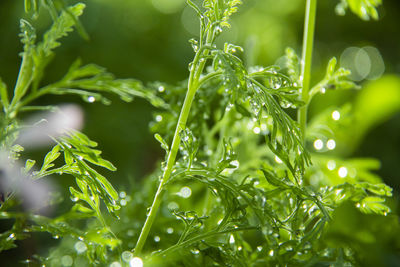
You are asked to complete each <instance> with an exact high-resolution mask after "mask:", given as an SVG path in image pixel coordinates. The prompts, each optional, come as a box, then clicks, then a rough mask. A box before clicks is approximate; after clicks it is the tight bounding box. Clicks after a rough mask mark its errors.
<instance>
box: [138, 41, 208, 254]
mask: <svg viewBox="0 0 400 267" xmlns="http://www.w3.org/2000/svg"><path fill="white" fill-rule="evenodd" d="M213 39H214V34H213V33H212V34H209V35H208V36H207V42H206V44H205V47H207V46H208V45H209V44H210V43H211V42H212V41H213ZM208 51H209V50H208V48H206V49H204V47H202V48H200V49H199V50H198V51H197V52H196V56H195V58H194V60H193V65H192V66H193V67H192V69H191V70H190V76H189V82H188V91H187V93H186V97H185V101H184V103H183V106H182V109H181V113H180V115H179V119H178V124H177V126H176V129H175V134H174V138H173V140H172V145H171V150H170V152H169V154H168V158H167V166H166V167H165V170H164V173H163V176H162V178H161V180H160V184H159V186H158V189H157V192H156V195H155V197H154V200H153V204H152V205H151V207H150V211H149V213H148V215H147V218H146V222H145V223H144V225H143V228H142V231H141V233H140V236H139V239H138V241H137V243H136V247H135V250H134V253H135V255H140V254H141V252H142V249H143V246H144V244H145V243H146V239H147V236H148V235H149V232H150V229H151V226H152V225H153V222H154V220H155V218H156V215H157V211H158V209H159V208H160V205H161V202H162V196H163V192H164V186H165V184H166V182H167V181H168V179H169V178H170V177H171V173H172V171H173V167H174V165H175V160H176V156H177V154H178V150H179V145H180V142H181V138H180V132H181V131H182V130H184V129H185V127H186V122H187V119H188V117H189V112H190V108H191V106H192V102H193V99H194V96H195V94H196V91H197V89H198V88H199V86H200V83H199V80H200V75H201V73H202V72H203V69H204V67H205V63H206V61H205V60H204V56H207V54H208Z"/></svg>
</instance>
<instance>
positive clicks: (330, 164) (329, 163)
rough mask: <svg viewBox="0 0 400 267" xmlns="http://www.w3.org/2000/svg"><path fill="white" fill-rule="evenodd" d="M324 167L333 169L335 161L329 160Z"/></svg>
mask: <svg viewBox="0 0 400 267" xmlns="http://www.w3.org/2000/svg"><path fill="white" fill-rule="evenodd" d="M326 167H327V168H328V170H330V171H333V170H334V169H335V168H336V161H334V160H329V161H328V163H327V166H326Z"/></svg>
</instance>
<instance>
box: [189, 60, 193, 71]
mask: <svg viewBox="0 0 400 267" xmlns="http://www.w3.org/2000/svg"><path fill="white" fill-rule="evenodd" d="M193 68H194V66H193V62H190V63H189V71H193Z"/></svg>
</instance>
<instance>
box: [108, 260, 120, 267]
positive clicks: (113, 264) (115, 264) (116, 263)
mask: <svg viewBox="0 0 400 267" xmlns="http://www.w3.org/2000/svg"><path fill="white" fill-rule="evenodd" d="M110 267H121V263H119V262H118V261H114V262H113V263H111V264H110Z"/></svg>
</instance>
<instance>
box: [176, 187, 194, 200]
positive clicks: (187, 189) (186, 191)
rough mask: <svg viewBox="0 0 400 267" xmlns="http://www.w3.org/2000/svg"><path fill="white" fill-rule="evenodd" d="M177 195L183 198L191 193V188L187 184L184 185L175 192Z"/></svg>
mask: <svg viewBox="0 0 400 267" xmlns="http://www.w3.org/2000/svg"><path fill="white" fill-rule="evenodd" d="M177 195H178V196H180V197H183V198H189V197H190V196H191V195H192V189H190V187H188V186H184V187H182V188H181V190H180V191H179V192H178V193H177Z"/></svg>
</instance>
